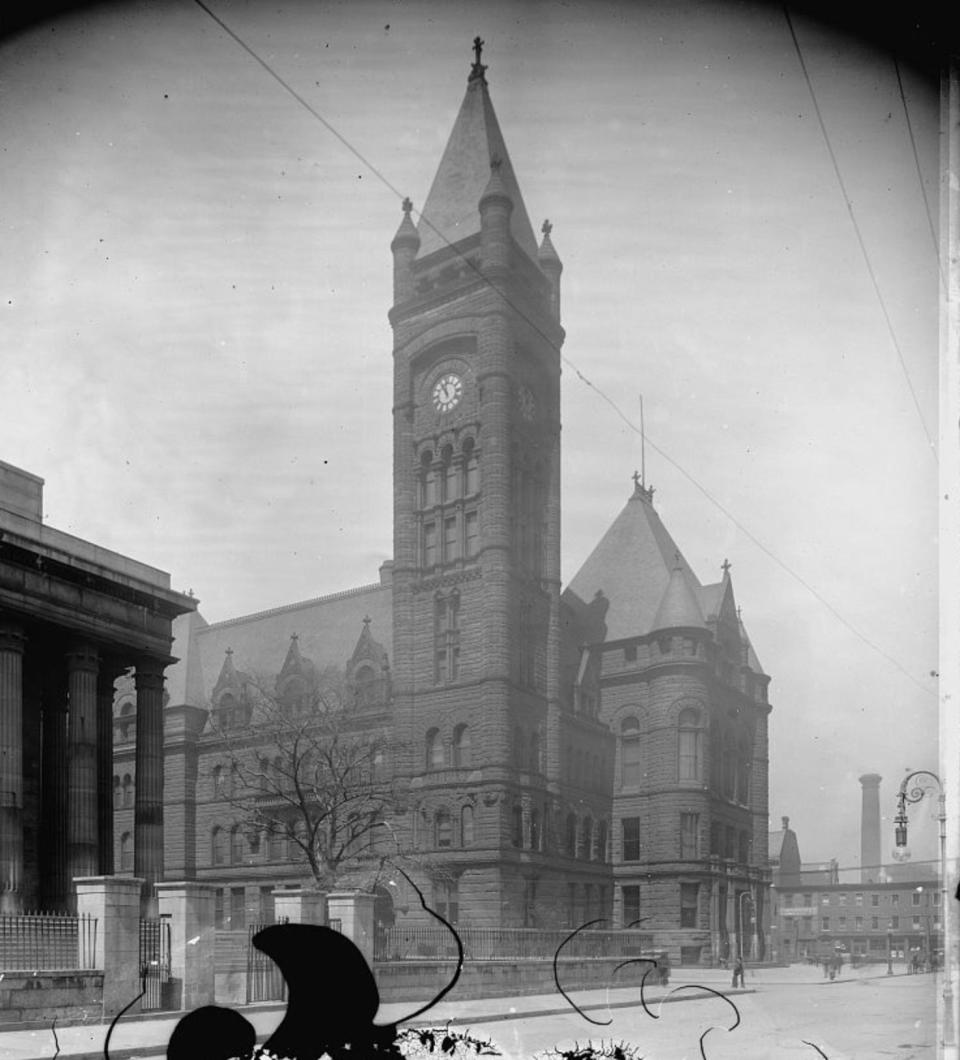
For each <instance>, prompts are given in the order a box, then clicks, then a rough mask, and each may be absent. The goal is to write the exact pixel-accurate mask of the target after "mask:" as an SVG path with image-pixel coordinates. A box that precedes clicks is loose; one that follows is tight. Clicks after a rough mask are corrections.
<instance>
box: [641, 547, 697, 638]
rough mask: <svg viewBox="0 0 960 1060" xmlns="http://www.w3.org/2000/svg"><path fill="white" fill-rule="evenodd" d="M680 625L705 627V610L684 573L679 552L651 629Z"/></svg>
mask: <svg viewBox="0 0 960 1060" xmlns="http://www.w3.org/2000/svg"><path fill="white" fill-rule="evenodd" d="M678 626H685V627H691V626H692V627H695V628H697V629H702V628H705V623H704V621H703V612H702V611H701V610H700V604H699V603H698V601H697V597H696V593H695V592H694V591H693V588H692V586H691V585H690V583H689V582H688V581H687V576H686V574H684V571H683V562H682V560H681V558H680V553H679V552H677V553H676V555H675V558H674V565H673V570H671V571H670V581H669V582H667V588H666V589H665V590H664V593H663V597H662V598H661V600H660V606H659V607H658V608H657V613H656V615H655V617H654V619H653V624H652V626H651V629H653V630H656V629H674V628H676V627H678Z"/></svg>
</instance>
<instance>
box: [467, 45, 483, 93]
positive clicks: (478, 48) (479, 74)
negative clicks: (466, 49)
mask: <svg viewBox="0 0 960 1060" xmlns="http://www.w3.org/2000/svg"><path fill="white" fill-rule="evenodd" d="M482 52H483V41H482V40H481V39H480V38H479V37H474V38H473V54H474V60H473V66H472V67H471V68H470V76H469V77H468V78H467V80H468V81H478V80H479V81H482V82H483V83H484V84H486V83H487V79H486V78H485V77H484V76H483V75H484V74H485V73H486V72H487V68H486V67H485V66H484V65H483V63H481V62H480V55H481V54H482Z"/></svg>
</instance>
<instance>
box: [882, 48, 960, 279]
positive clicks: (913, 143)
mask: <svg viewBox="0 0 960 1060" xmlns="http://www.w3.org/2000/svg"><path fill="white" fill-rule="evenodd" d="M893 69H894V71H895V73H896V75H897V88H898V90H899V92H900V102H901V104H902V105H903V117H904V119H905V120H906V123H907V133H908V134H909V136H910V148H911V150H912V151H913V162H914V165H915V166H916V167H917V183H918V184H919V185H920V194H921V196H922V197H923V209H924V212H925V213H926V215H927V224H928V225H929V227H930V239H931V241H932V242H933V252H934V254H935V255H936V259H937V272H938V273H939V274H940V286H941V288H942V290H943V291H944V293H946V290H947V278H946V276H945V275H944V273H943V262H942V261H941V259H940V240H939V239H938V238H937V228H936V225H935V224H934V223H933V211H932V210H931V209H930V200H929V199H928V198H927V187H926V185H925V184H924V182H923V171H922V170H921V168H920V155H919V152H918V151H917V138H916V137H915V136H914V135H913V122H912V121H911V120H910V108H909V107H908V106H907V94H906V92H905V91H904V89H903V78H902V77H901V75H900V62H899V60H898V59H897V57H896V55H894V57H893Z"/></svg>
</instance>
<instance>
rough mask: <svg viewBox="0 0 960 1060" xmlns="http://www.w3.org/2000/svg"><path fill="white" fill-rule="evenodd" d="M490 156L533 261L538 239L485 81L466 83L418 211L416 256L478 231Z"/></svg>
mask: <svg viewBox="0 0 960 1060" xmlns="http://www.w3.org/2000/svg"><path fill="white" fill-rule="evenodd" d="M494 158H499V159H500V179H501V180H502V182H503V187H504V190H505V191H506V192H507V194H508V195H509V196H510V198H511V199H512V201H513V213H512V214H511V215H510V231H511V234H512V235H513V238H514V239H515V240H516V241H517V243H519V245H520V246H521V247H522V248H523V250H524V251H525V252H526V253H527V255H528V257H529V258H530V260H531V261H532V262H534V263H536V262H537V260H538V254H537V241H536V239H535V237H534V234H533V228H532V227H531V225H530V218H529V217H528V216H527V209H526V207H525V206H524V204H523V196H522V195H521V194H520V186H519V184H518V183H517V178H516V175H515V174H514V172H513V163H512V162H511V161H510V155H509V153H508V152H507V145H506V144H505V143H504V140H503V133H501V132H500V125H499V123H498V122H497V116H496V114H495V113H494V110H493V104H492V103H491V102H490V93H489V92H488V91H487V82H486V79H485V78H483V77H473V78H471V80H470V81H469V82H468V83H467V91H466V95H465V96H464V97H463V103H462V104H461V105H460V112H459V113H458V114H457V118H456V121H455V122H454V123H453V131H452V132H451V133H450V139H449V140H448V141H447V147H446V150H445V151H444V152H443V157H442V158H441V160H440V166H439V168H438V169H437V174H436V176H435V177H434V178H433V184H432V185H431V187H430V192H429V194H428V195H427V200H426V202H425V203H424V207H423V210H422V211H421V217H420V223H419V224H418V225H417V231H418V232H419V234H420V251H419V253H418V254H417V257H418V258H424V257H426V256H427V255H428V254H432V253H433V252H434V251H436V250H440V249H442V248H443V247H445V246H446V245H447V244H448V243H456V242H458V241H459V240H461V239H465V238H467V237H468V236H472V235H476V234H477V233H479V231H480V211H479V202H480V197H481V196H482V195H483V192H484V189H485V188H486V186H487V182H488V181H489V180H490V162H491V161H492V160H493V159H494ZM424 218H426V220H424Z"/></svg>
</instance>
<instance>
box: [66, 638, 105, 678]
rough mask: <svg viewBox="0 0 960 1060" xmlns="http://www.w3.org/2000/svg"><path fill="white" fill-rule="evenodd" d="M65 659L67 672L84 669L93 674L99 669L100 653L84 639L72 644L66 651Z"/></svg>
mask: <svg viewBox="0 0 960 1060" xmlns="http://www.w3.org/2000/svg"><path fill="white" fill-rule="evenodd" d="M66 659H67V670H68V671H69V672H76V671H77V670H84V671H86V672H87V673H94V674H95V673H97V672H98V671H99V669H100V655H99V653H98V652H97V649H96V648H95V647H94V646H93V645H92V644H88V643H87V642H86V641H78V642H76V643H74V644H72V645H71V646H70V648H69V649H68V650H67V652H66Z"/></svg>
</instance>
